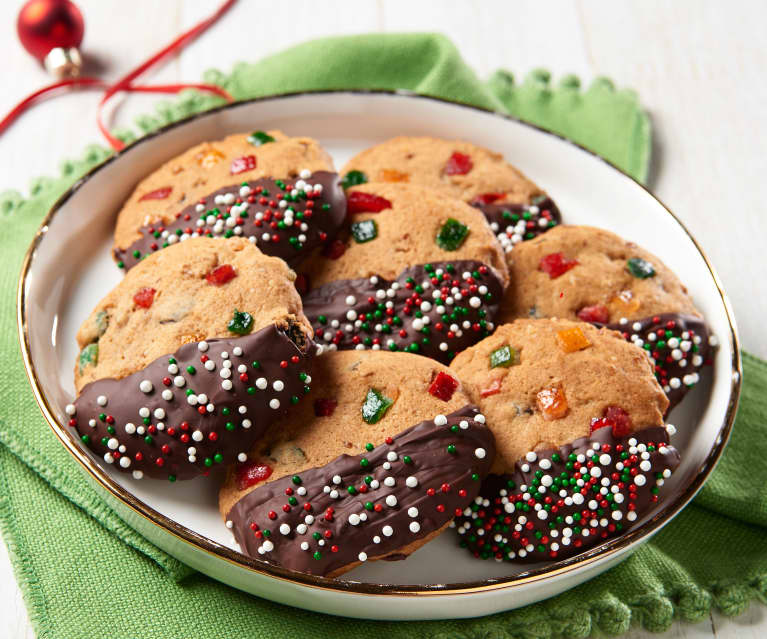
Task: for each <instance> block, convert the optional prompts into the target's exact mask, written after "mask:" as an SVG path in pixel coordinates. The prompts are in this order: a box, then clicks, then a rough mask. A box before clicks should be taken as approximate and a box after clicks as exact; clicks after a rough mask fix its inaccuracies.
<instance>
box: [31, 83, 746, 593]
mask: <svg viewBox="0 0 767 639" xmlns="http://www.w3.org/2000/svg"><path fill="white" fill-rule="evenodd" d="M344 95H352V96H359V95H369V96H376V95H381V96H388V97H402V98H408V99H414V98H415V99H421V100H427V101H432V102H435V103H439V104H447V105H451V106H455V107H461V108H465V109H469V110H473V111H478V112H480V113H484V114H486V115H492V116H494V117H498V118H501V119H502V120H506V121H511V122H514V123H516V124H520V125H523V126H525V127H529V128H532V129H535V130H537V131H539V132H541V133H544V134H546V135H550V136H553V137H555V138H558V139H560V140H562V141H563V142H565V143H567V144H569V145H571V146H574V147H576V148H579V149H580V150H581V151H583V152H585V153H588V154H589V155H591V156H592V157H594V158H596V159H598V160H599V161H600V162H602V163H604V164H605V165H607V166H608V167H610V168H611V169H613V170H614V171H617V172H618V173H620V174H621V175H622V176H623V177H625V178H627V179H629V180H631V181H632V182H634V184H636V185H637V186H639V187H640V188H641V189H643V190H644V191H645V192H646V193H647V194H649V195H650V196H651V197H652V198H653V199H655V200H656V202H658V204H660V205H661V206H662V207H663V208H664V209H665V211H666V213H668V214H669V215H670V216H671V217H672V218H673V219H674V221H675V222H676V223H677V224H678V225H679V226H680V227H681V229H682V230H683V231H684V232H685V234H686V235H687V236H688V237H689V239H690V241H691V242H692V243H693V245H694V246H695V248H696V249H697V251H698V252H699V253H700V255H701V257H702V258H703V260H704V262H705V264H706V267H707V268H708V270H709V273H710V275H711V277H712V279H713V282H714V285H715V286H716V289H717V292H718V293H719V296H720V298H721V301H722V304H723V307H724V310H725V314H726V316H727V321H728V325H729V329H730V335H729V337H730V341H731V344H732V348H733V356H732V362H731V365H732V370H731V373H732V377H731V388H730V398H729V403H728V406H727V412H726V414H725V419H724V422H723V424H722V427H721V429H720V431H719V436H718V438H717V442H716V443H715V445H714V446H713V447H712V449H711V450H710V451H709V454H708V456H707V457H706V459H705V460H704V462H703V464H702V465H701V471H700V472H699V473H698V474H697V475H696V477H695V478H694V479H693V480H692V481H691V482H690V484H689V485H688V486H687V487H686V488H685V490H684V491H683V492H682V493H680V494H679V495H677V496H676V497H675V498H674V500H673V501H670V502H669V503H668V504H667V505H666V507H665V508H664V509H663V510H661V511H660V512H659V513H657V514H656V515H655V516H654V517H652V518H651V519H649V520H648V521H646V522H644V523H643V524H642V525H641V526H638V527H637V528H635V529H633V530H630V531H629V532H627V533H625V534H623V535H621V536H619V537H616V538H615V539H612V540H610V541H608V542H606V543H604V544H602V545H600V546H598V547H596V548H593V549H591V550H590V551H587V552H585V553H581V554H579V555H576V556H574V557H571V558H569V559H564V560H561V561H559V562H556V563H554V564H553V565H550V566H546V567H542V568H536V569H534V570H530V571H526V572H523V573H521V574H518V575H515V576H513V577H505V578H498V579H486V580H482V581H474V582H467V583H454V584H425V585H424V584H414V585H400V584H371V583H364V582H355V581H343V580H339V579H331V578H328V577H318V576H315V575H307V574H304V573H300V572H296V571H292V570H286V569H284V568H281V567H279V566H273V565H270V564H267V563H266V562H263V561H260V560H258V559H254V558H251V557H248V556H246V555H243V554H241V553H238V552H236V551H234V550H232V549H230V548H228V547H226V546H223V545H221V544H219V543H217V542H215V541H213V540H211V539H208V538H207V537H204V536H202V535H200V534H199V533H196V532H194V531H193V530H191V529H189V528H187V527H186V526H182V525H181V524H178V523H177V522H175V521H173V520H172V519H170V518H168V517H166V516H165V515H163V514H161V513H159V512H158V511H156V510H155V509H153V508H152V507H151V506H149V505H148V504H146V503H145V502H143V501H141V500H140V499H138V498H136V497H135V496H134V495H133V494H132V493H130V492H129V491H127V490H126V489H124V488H123V487H122V486H120V485H119V484H117V483H116V482H115V481H114V480H112V479H111V478H110V477H109V476H108V475H107V474H106V473H105V472H104V471H103V470H102V469H101V468H100V467H99V466H98V465H97V464H96V462H95V460H94V459H93V458H92V457H91V456H89V455H88V454H87V453H86V452H85V451H83V450H82V449H81V448H80V445H79V442H77V441H76V440H75V438H74V437H73V436H72V435H71V433H70V432H69V431H68V430H67V429H66V428H65V427H64V425H63V424H61V423H59V421H58V420H57V418H56V417H55V415H54V411H53V409H52V407H51V406H50V404H49V402H48V398H47V396H46V395H45V392H44V390H43V388H42V385H41V384H40V381H39V379H38V377H37V373H36V370H35V366H34V363H33V362H32V357H31V349H30V343H29V332H28V323H27V317H26V312H25V289H26V282H27V276H28V274H29V270H30V268H31V266H32V262H33V259H34V255H35V252H36V250H37V247H38V245H39V244H40V241H41V240H42V238H43V237H44V236H45V234H46V232H47V227H48V225H49V224H50V222H51V220H52V219H53V217H54V216H55V215H56V213H57V212H58V210H59V209H60V208H61V207H62V206H63V205H64V204H65V203H66V202H67V200H69V199H70V197H72V196H73V195H74V194H75V193H76V192H77V191H78V190H79V189H80V188H81V187H82V185H83V184H84V183H85V182H87V181H88V180H89V179H90V178H91V177H92V176H93V175H95V174H96V173H98V172H99V171H100V170H102V169H103V168H104V167H105V166H107V165H109V164H111V163H112V162H114V161H116V160H117V159H119V158H121V157H123V156H124V155H126V154H127V153H130V152H131V150H133V149H135V148H136V147H138V146H139V145H141V144H142V143H145V142H147V141H149V140H152V139H154V138H156V137H158V136H160V135H162V134H163V133H165V132H166V131H168V130H170V129H175V128H177V127H182V126H184V125H186V124H189V123H190V122H193V121H195V120H197V119H201V118H204V117H208V116H211V115H213V114H215V113H218V112H221V111H225V110H228V109H234V108H239V107H243V106H247V105H252V104H257V103H262V102H270V101H275V100H286V99H291V98H300V97H304V96H328V97H339V96H344ZM17 323H18V336H19V342H20V347H21V353H22V359H23V362H24V369H25V371H26V374H27V377H28V379H29V382H30V384H31V386H32V391H33V393H34V396H35V400H36V401H37V403H38V405H39V407H40V410H41V411H42V414H43V417H44V418H45V420H46V421H47V422H48V425H49V426H50V428H51V429H52V430H53V432H54V433H55V434H56V436H57V437H58V438H59V440H60V441H61V442H62V443H63V444H64V446H65V447H66V449H67V450H68V451H69V453H70V454H71V455H72V456H73V457H74V458H75V460H76V461H77V462H78V463H79V464H80V465H81V466H82V468H83V469H84V470H85V472H87V473H88V474H89V475H90V476H91V478H92V479H93V480H94V481H96V483H97V484H99V485H100V486H101V488H103V489H104V490H106V491H107V492H108V493H109V494H110V495H111V496H112V497H114V498H116V499H117V500H118V501H119V502H121V504H122V505H123V506H125V507H127V508H128V509H130V510H131V511H132V512H133V514H136V515H139V516H141V517H142V518H144V519H146V520H147V521H149V522H150V523H151V524H154V525H156V526H158V527H160V528H161V529H163V530H164V531H165V532H166V533H169V534H170V535H172V536H173V537H175V538H176V539H178V540H180V541H182V542H184V543H185V544H188V545H191V546H193V547H194V548H195V549H196V550H197V551H202V552H204V553H205V554H207V555H211V556H213V557H214V558H216V559H220V560H223V561H225V562H227V563H230V564H234V565H236V566H238V567H239V568H242V569H245V570H247V571H249V572H252V573H256V574H259V575H261V576H265V577H270V578H274V579H278V580H280V581H283V582H289V583H292V584H294V585H299V586H304V587H309V588H313V589H319V590H330V591H335V592H342V593H347V594H349V593H351V594H360V595H380V596H413V595H419V596H448V595H463V594H472V593H477V592H488V591H497V590H510V591H511V590H512V589H514V588H519V587H521V586H523V585H525V584H529V583H532V582H537V581H541V580H544V579H550V578H552V577H555V576H559V575H563V574H566V573H571V572H573V571H575V570H577V569H581V568H584V567H586V566H588V565H591V564H594V563H596V562H598V561H599V562H601V561H606V560H608V559H609V558H610V557H615V556H616V555H618V554H620V553H622V552H623V551H624V550H627V549H628V548H629V547H630V546H632V545H633V544H634V543H635V542H638V541H640V540H641V539H643V538H645V537H647V538H649V537H650V536H652V534H654V533H655V532H657V531H658V530H659V529H660V528H662V527H663V526H664V525H665V524H666V523H668V522H669V521H671V519H673V518H674V517H675V516H676V515H677V514H678V513H679V512H681V510H682V509H683V508H684V507H685V506H687V504H688V503H689V502H690V501H691V500H692V499H693V497H695V495H696V494H697V492H698V491H699V490H700V489H701V487H702V486H703V484H704V483H705V481H706V479H707V478H708V476H709V475H710V474H711V471H712V470H713V469H714V467H715V466H716V464H717V462H718V461H719V458H720V457H721V455H722V452H723V451H724V448H725V446H726V444H727V441H728V440H729V437H730V434H731V431H732V426H733V423H734V420H735V414H736V411H737V406H738V401H739V399H740V392H741V385H742V379H743V375H742V362H741V355H740V339H739V336H738V330H737V327H736V325H735V320H734V314H733V311H732V307H731V304H730V301H729V299H728V297H727V295H726V293H725V292H724V289H723V287H722V283H721V281H720V279H719V276H718V275H717V273H716V271H715V270H714V268H713V266H712V264H711V262H710V261H709V259H708V256H707V255H706V253H705V252H704V251H703V248H702V247H701V246H700V245H699V244H698V242H697V241H696V240H695V238H694V237H693V235H692V234H691V233H690V231H689V229H688V228H687V227H686V226H685V225H684V223H683V222H682V221H681V220H680V219H679V218H678V217H677V216H676V215H675V214H674V213H673V212H672V211H671V209H670V208H669V207H668V206H666V205H665V204H664V203H663V202H662V201H661V200H660V199H659V198H658V197H657V196H656V195H655V194H654V193H653V192H652V191H650V189H648V188H647V187H646V186H644V185H643V184H641V183H640V182H638V181H637V180H636V179H634V178H633V177H631V176H630V175H629V174H628V173H626V172H625V171H623V170H622V169H620V168H619V167H617V166H616V165H614V164H613V163H612V162H610V161H609V160H606V159H604V158H603V157H601V156H599V155H597V154H596V153H594V152H593V151H590V150H589V149H587V148H585V147H584V146H582V145H580V144H578V143H576V142H573V141H571V140H568V139H567V138H565V137H563V136H561V135H559V134H557V133H554V132H552V131H549V130H546V129H544V128H542V127H539V126H537V125H534V124H530V123H529V122H524V121H522V120H519V119H518V118H515V117H513V116H509V115H506V114H504V113H499V112H497V111H493V110H491V109H486V108H483V107H478V106H474V105H470V104H465V103H462V102H459V101H454V100H448V99H444V98H438V97H433V96H425V95H420V94H418V93H413V92H411V91H406V90H394V91H390V90H349V89H327V90H319V91H300V92H291V93H282V94H278V95H271V96H265V97H260V98H253V99H250V100H243V101H240V102H234V103H232V104H226V105H223V106H220V107H217V108H215V109H211V110H208V111H204V112H202V113H197V114H194V115H191V116H189V117H187V118H184V119H182V120H178V121H176V122H173V123H170V124H168V125H165V126H163V127H160V128H159V129H157V130H155V131H153V132H152V133H150V134H148V135H146V136H144V137H142V138H140V139H138V140H137V141H136V142H134V143H133V144H131V145H129V146H128V147H126V148H125V149H124V150H122V151H120V152H118V153H115V154H114V155H112V156H110V157H109V158H107V159H106V160H104V161H103V162H101V163H99V164H98V165H97V166H95V167H93V168H92V169H91V170H90V171H88V172H87V173H85V174H84V175H83V176H82V177H80V178H79V179H78V180H77V181H75V182H74V184H72V186H70V187H69V188H68V189H67V190H66V191H65V192H64V193H63V194H62V195H61V197H60V198H59V199H58V200H57V201H56V202H55V203H54V204H53V206H52V207H51V208H50V210H49V211H48V213H47V215H46V216H45V218H44V219H43V221H42V223H41V225H40V227H39V228H38V230H37V233H36V234H35V236H34V238H33V240H32V242H31V244H30V246H29V248H28V249H27V252H26V255H25V257H24V261H23V264H22V269H21V273H20V275H19V280H18V288H17Z"/></svg>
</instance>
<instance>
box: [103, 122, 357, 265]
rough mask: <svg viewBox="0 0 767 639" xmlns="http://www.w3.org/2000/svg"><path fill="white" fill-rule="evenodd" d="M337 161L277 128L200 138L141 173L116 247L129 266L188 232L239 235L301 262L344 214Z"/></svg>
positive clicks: (122, 261) (118, 258)
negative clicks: (144, 174) (201, 140)
mask: <svg viewBox="0 0 767 639" xmlns="http://www.w3.org/2000/svg"><path fill="white" fill-rule="evenodd" d="M333 171H334V169H333V163H332V160H331V159H330V157H329V156H328V155H327V153H325V151H324V150H323V149H322V148H321V147H320V146H319V145H318V144H317V142H316V141H315V140H312V139H311V138H290V137H287V136H285V135H284V134H283V133H281V132H279V131H270V132H269V133H265V132H263V131H256V132H254V133H252V134H250V135H248V134H237V135H231V136H229V137H227V138H225V139H223V140H219V141H216V142H205V143H203V144H199V145H197V146H195V147H193V148H191V149H189V150H188V151H186V152H184V153H183V154H181V155H180V156H178V157H176V158H174V159H172V160H170V161H169V162H166V163H165V164H164V165H163V166H161V167H160V168H159V169H157V170H156V171H155V172H154V173H152V174H151V175H149V176H148V177H147V178H146V179H144V180H143V181H142V182H141V183H140V184H139V185H138V186H137V187H136V189H135V191H134V192H133V194H132V195H131V197H130V198H129V199H128V201H127V202H126V203H125V205H124V206H123V208H122V210H121V211H120V212H119V214H118V218H117V226H116V229H115V245H114V249H113V254H114V257H115V260H116V261H117V264H118V266H120V267H121V268H124V269H126V270H128V269H130V268H132V267H133V266H135V264H136V263H137V262H138V261H140V260H141V259H143V258H145V257H146V256H147V255H151V254H152V253H154V252H156V251H159V250H161V249H163V248H166V247H168V246H171V245H173V244H174V243H176V242H180V241H184V240H186V239H188V238H191V237H201V236H207V237H216V238H219V237H232V236H242V237H245V238H247V239H248V240H250V241H251V242H253V243H254V244H256V245H257V246H258V247H259V248H260V249H261V251H262V252H264V253H265V254H267V255H274V256H276V257H281V258H282V259H284V260H286V261H287V262H288V263H290V264H291V265H295V264H298V263H299V262H300V261H301V260H302V259H304V258H305V257H306V256H308V255H309V253H310V252H311V251H312V250H313V249H314V248H316V247H317V246H319V245H321V244H323V243H324V242H326V241H329V240H330V239H332V238H333V237H334V236H335V234H336V233H337V231H338V229H339V228H340V226H341V223H342V222H343V220H344V218H345V198H344V195H343V190H342V189H341V187H340V183H339V178H338V176H337V175H336V173H334V172H333Z"/></svg>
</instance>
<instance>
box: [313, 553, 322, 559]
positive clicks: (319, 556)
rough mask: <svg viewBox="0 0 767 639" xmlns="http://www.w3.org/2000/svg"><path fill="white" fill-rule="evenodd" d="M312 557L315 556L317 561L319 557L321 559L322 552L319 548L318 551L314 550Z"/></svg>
mask: <svg viewBox="0 0 767 639" xmlns="http://www.w3.org/2000/svg"><path fill="white" fill-rule="evenodd" d="M314 558H315V559H316V560H317V561H319V560H320V559H322V553H321V552H320V551H319V550H318V551H316V552H315V553H314Z"/></svg>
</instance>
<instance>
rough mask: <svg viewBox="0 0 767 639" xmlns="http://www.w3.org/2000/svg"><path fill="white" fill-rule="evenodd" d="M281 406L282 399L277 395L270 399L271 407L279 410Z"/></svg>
mask: <svg viewBox="0 0 767 639" xmlns="http://www.w3.org/2000/svg"><path fill="white" fill-rule="evenodd" d="M279 407H280V400H279V399H277V398H276V397H275V398H274V399H270V400H269V408H273V409H274V410H277V409H278V408H279Z"/></svg>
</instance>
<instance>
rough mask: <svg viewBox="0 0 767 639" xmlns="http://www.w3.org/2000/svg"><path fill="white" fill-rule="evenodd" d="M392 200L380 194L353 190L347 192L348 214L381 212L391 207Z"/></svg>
mask: <svg viewBox="0 0 767 639" xmlns="http://www.w3.org/2000/svg"><path fill="white" fill-rule="evenodd" d="M390 208H391V202H389V200H387V199H386V198H384V197H381V196H380V195H375V194H374V193H364V192H363V191H352V192H351V193H347V194H346V214H347V215H354V214H355V213H379V212H380V211H383V210H384V209H390Z"/></svg>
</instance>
